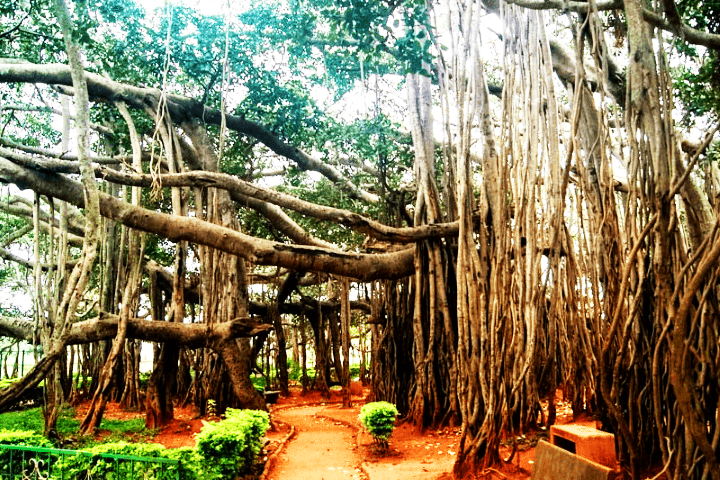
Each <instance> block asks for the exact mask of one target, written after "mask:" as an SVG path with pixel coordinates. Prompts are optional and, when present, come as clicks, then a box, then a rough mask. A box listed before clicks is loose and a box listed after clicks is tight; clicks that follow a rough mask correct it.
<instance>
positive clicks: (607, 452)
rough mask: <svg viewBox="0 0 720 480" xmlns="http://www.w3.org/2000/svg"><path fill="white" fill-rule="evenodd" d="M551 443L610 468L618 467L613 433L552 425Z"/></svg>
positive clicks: (581, 426) (575, 426) (577, 426)
mask: <svg viewBox="0 0 720 480" xmlns="http://www.w3.org/2000/svg"><path fill="white" fill-rule="evenodd" d="M550 443H552V444H553V445H555V446H557V447H560V448H563V449H565V450H567V451H569V452H571V453H574V454H575V455H577V456H579V457H583V458H587V459H588V460H590V461H592V462H595V463H599V464H600V465H604V466H606V467H608V468H613V469H614V468H615V466H616V465H617V460H616V459H615V435H613V434H612V433H608V432H603V431H601V430H598V429H596V428H592V427H587V426H584V425H552V426H550Z"/></svg>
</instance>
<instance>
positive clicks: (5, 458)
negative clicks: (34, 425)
mask: <svg viewBox="0 0 720 480" xmlns="http://www.w3.org/2000/svg"><path fill="white" fill-rule="evenodd" d="M0 444H4V445H24V446H28V447H52V445H51V443H50V441H49V440H48V439H47V438H45V437H43V436H42V435H38V434H37V433H35V432H29V431H23V430H0ZM11 455H12V452H11V451H10V450H0V478H11V477H10V474H11V473H13V472H11V471H10V456H11ZM14 458H15V459H17V458H18V456H17V454H15V456H14ZM15 463H16V464H17V460H15Z"/></svg>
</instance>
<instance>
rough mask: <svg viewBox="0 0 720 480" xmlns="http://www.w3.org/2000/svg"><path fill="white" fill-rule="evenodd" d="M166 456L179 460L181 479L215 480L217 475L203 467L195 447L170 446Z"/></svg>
mask: <svg viewBox="0 0 720 480" xmlns="http://www.w3.org/2000/svg"><path fill="white" fill-rule="evenodd" d="M166 453H167V458H169V459H170V460H179V461H180V478H181V479H183V480H216V479H217V478H218V477H217V476H216V475H215V474H213V473H212V472H211V471H208V469H207V468H206V467H205V465H204V462H203V458H202V456H200V452H198V449H197V448H195V447H181V448H171V449H169V450H167V452H166Z"/></svg>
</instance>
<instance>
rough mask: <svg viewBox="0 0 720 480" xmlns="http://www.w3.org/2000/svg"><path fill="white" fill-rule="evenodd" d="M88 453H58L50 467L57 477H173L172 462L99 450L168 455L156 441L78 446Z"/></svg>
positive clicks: (175, 467)
mask: <svg viewBox="0 0 720 480" xmlns="http://www.w3.org/2000/svg"><path fill="white" fill-rule="evenodd" d="M81 451H82V452H87V453H89V454H90V455H67V456H61V457H60V459H59V460H58V462H57V463H56V464H55V466H54V468H53V473H54V475H56V476H57V478H78V479H90V478H108V479H111V478H144V479H149V480H150V479H152V480H161V479H163V480H165V479H168V480H169V479H174V478H176V474H177V469H178V467H177V466H175V465H168V464H161V463H150V462H141V461H122V460H116V459H112V458H103V457H101V455H102V454H113V455H131V456H135V457H150V458H169V457H168V455H167V452H168V450H167V449H166V448H165V447H164V446H162V445H160V444H156V443H126V442H117V443H105V444H102V445H97V446H94V447H90V448H85V449H82V450H81Z"/></svg>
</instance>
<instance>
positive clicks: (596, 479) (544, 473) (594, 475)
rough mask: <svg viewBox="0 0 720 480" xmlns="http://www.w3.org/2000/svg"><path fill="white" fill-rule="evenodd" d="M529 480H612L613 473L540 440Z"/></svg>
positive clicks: (606, 468)
mask: <svg viewBox="0 0 720 480" xmlns="http://www.w3.org/2000/svg"><path fill="white" fill-rule="evenodd" d="M530 478H531V480H613V479H615V478H616V475H615V472H613V470H611V469H610V468H608V467H606V466H603V465H600V464H597V463H595V462H591V461H590V460H587V459H585V458H582V457H578V456H577V455H575V454H573V453H570V452H568V451H567V450H565V449H563V448H560V447H557V446H555V445H552V444H550V443H548V442H546V441H544V440H540V441H539V442H538V444H537V447H536V449H535V467H534V468H533V471H532V475H531V476H530Z"/></svg>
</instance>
